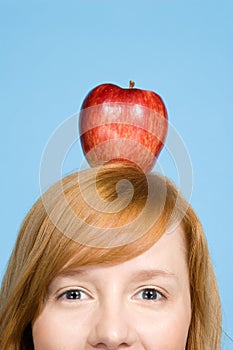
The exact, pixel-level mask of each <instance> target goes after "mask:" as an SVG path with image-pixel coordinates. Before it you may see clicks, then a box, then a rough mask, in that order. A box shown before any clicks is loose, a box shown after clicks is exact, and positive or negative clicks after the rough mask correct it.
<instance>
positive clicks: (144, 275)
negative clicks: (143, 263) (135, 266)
mask: <svg viewBox="0 0 233 350" xmlns="http://www.w3.org/2000/svg"><path fill="white" fill-rule="evenodd" d="M89 273H90V272H89V271H88V270H82V269H76V270H68V271H64V272H61V273H60V274H59V275H58V276H59V277H76V276H80V277H81V276H82V277H85V276H88V275H89ZM158 277H162V278H173V279H177V278H178V276H177V275H176V274H174V273H173V272H170V271H168V270H161V269H143V270H139V271H133V272H132V274H131V276H130V280H131V281H132V282H137V281H146V280H151V279H153V278H158Z"/></svg>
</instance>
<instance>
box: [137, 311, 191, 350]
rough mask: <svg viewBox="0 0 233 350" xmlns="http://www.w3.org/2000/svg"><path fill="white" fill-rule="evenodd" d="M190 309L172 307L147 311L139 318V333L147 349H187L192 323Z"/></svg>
mask: <svg viewBox="0 0 233 350" xmlns="http://www.w3.org/2000/svg"><path fill="white" fill-rule="evenodd" d="M190 314H191V312H190V310H189V309H188V308H187V309H180V308H177V309H176V308H175V309H174V308H171V309H170V310H169V309H166V310H164V311H160V312H159V313H156V312H154V313H152V312H147V313H145V314H144V315H141V316H140V321H139V320H138V327H137V329H138V334H139V337H140V339H141V342H142V344H143V345H144V347H145V348H146V349H154V347H155V346H156V349H166V350H185V347H186V343H187V337H188V330H189V325H190V317H191V316H190Z"/></svg>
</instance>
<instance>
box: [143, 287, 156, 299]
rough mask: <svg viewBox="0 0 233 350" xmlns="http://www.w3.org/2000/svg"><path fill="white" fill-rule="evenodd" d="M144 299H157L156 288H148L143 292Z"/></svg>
mask: <svg viewBox="0 0 233 350" xmlns="http://www.w3.org/2000/svg"><path fill="white" fill-rule="evenodd" d="M142 295H143V298H144V299H156V298H157V292H156V290H154V289H146V290H144V291H143V293H142Z"/></svg>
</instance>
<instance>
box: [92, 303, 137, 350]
mask: <svg viewBox="0 0 233 350" xmlns="http://www.w3.org/2000/svg"><path fill="white" fill-rule="evenodd" d="M126 309H127V308H126V306H125V307H122V305H119V304H118V305H117V304H115V305H114V304H113V303H111V301H110V300H109V301H108V302H107V303H105V305H102V306H101V307H99V309H98V311H97V312H96V314H95V320H93V327H92V329H91V331H90V334H89V339H88V343H89V344H90V345H91V346H92V347H93V349H101V350H118V349H119V350H123V349H131V348H133V346H134V344H135V342H136V332H135V331H134V327H133V326H132V324H131V321H132V318H131V320H130V315H129V312H127V310H126Z"/></svg>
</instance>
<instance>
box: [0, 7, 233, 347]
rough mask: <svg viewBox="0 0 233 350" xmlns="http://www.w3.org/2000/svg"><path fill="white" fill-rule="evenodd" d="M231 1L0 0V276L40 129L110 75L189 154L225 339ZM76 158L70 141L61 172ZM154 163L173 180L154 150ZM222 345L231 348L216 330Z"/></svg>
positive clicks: (33, 190)
mask: <svg viewBox="0 0 233 350" xmlns="http://www.w3.org/2000/svg"><path fill="white" fill-rule="evenodd" d="M232 13H233V2H232V1H231V0H229V1H226V0H223V1H213V0H212V1H210V0H206V1H200V0H197V1H185V0H183V1H181V0H178V1H175V0H163V1H162V0H161V1H148V0H144V1H142V2H141V1H138V2H136V1H132V0H127V1H126V0H118V1H107V0H106V1H102V0H99V1H97V0H96V1H94V0H92V1H90V0H86V1H66V2H63V1H54V0H47V1H46V0H41V1H40V0H38V1H32V0H30V1H29V0H28V1H25V0H21V1H18V2H17V1H12V0H8V1H6V0H5V1H1V3H0V26H1V34H0V35H1V38H0V39H1V41H0V47H1V55H0V62H1V74H0V75H1V79H0V80H1V103H0V111H1V129H0V130H1V209H0V212H1V220H0V239H1V243H0V277H2V275H3V273H4V270H5V268H6V264H7V260H8V258H9V255H10V252H11V250H12V247H13V245H14V242H15V239H16V235H17V231H18V228H19V226H20V224H21V222H22V220H23V218H24V216H25V215H26V213H27V211H28V210H29V209H30V207H31V206H32V205H33V203H34V202H35V200H36V199H37V198H38V196H39V195H40V186H39V171H40V162H41V157H42V154H43V150H44V148H45V146H46V143H47V142H48V140H49V137H50V136H51V134H52V133H53V131H54V130H55V128H57V127H58V126H59V125H60V124H61V123H62V122H63V121H64V120H66V119H67V118H68V117H70V116H71V115H73V114H75V113H76V112H77V111H78V110H79V108H80V105H81V103H82V100H83V99H84V97H85V95H86V94H87V92H88V91H89V90H90V89H92V88H93V87H94V86H96V85H98V84H101V83H104V82H111V83H115V84H117V85H120V86H122V87H127V86H128V82H129V80H130V79H132V80H134V81H135V82H136V87H138V88H141V89H146V90H153V91H156V92H157V93H159V94H160V95H161V96H162V97H163V99H164V101H165V103H166V106H167V109H168V113H169V119H170V121H171V123H172V124H173V125H174V126H175V128H176V129H177V131H178V132H179V133H180V135H181V136H182V138H183V140H184V142H185V144H186V147H187V149H188V151H189V154H190V157H191V162H192V167H193V174H194V182H193V193H192V198H191V204H192V206H193V207H194V208H195V210H196V212H197V213H198V215H199V217H200V219H201V221H202V223H203V226H204V229H205V233H206V236H207V239H208V243H209V248H210V251H211V255H212V259H213V264H214V267H215V271H216V275H217V279H218V283H219V288H220V293H221V299H222V307H223V328H224V331H225V332H226V333H227V334H228V335H229V336H231V338H233V298H232V288H233V254H232V244H233V230H232V223H231V218H232V215H233V210H232V207H233V206H232V197H233V166H232V149H233V141H232V138H233V135H232V130H233V129H232V127H233V122H232V120H233V94H232V92H233V21H232ZM82 159H83V155H82V151H81V149H80V146H79V144H77V145H74V147H73V148H72V149H71V152H70V154H69V155H68V156H67V159H66V160H65V163H64V169H63V171H64V174H65V173H67V172H71V171H73V169H75V168H76V167H78V165H79V164H80V161H81V160H82ZM159 161H160V163H161V164H162V166H163V168H164V171H165V173H166V175H167V176H168V177H170V178H171V179H173V180H174V181H175V182H176V175H175V170H174V165H173V164H172V161H171V160H169V156H168V155H167V152H166V150H164V151H162V153H161V155H160V157H159ZM223 340H224V346H223V349H233V342H231V341H230V339H229V338H228V337H227V336H226V335H225V336H224V339H223Z"/></svg>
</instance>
